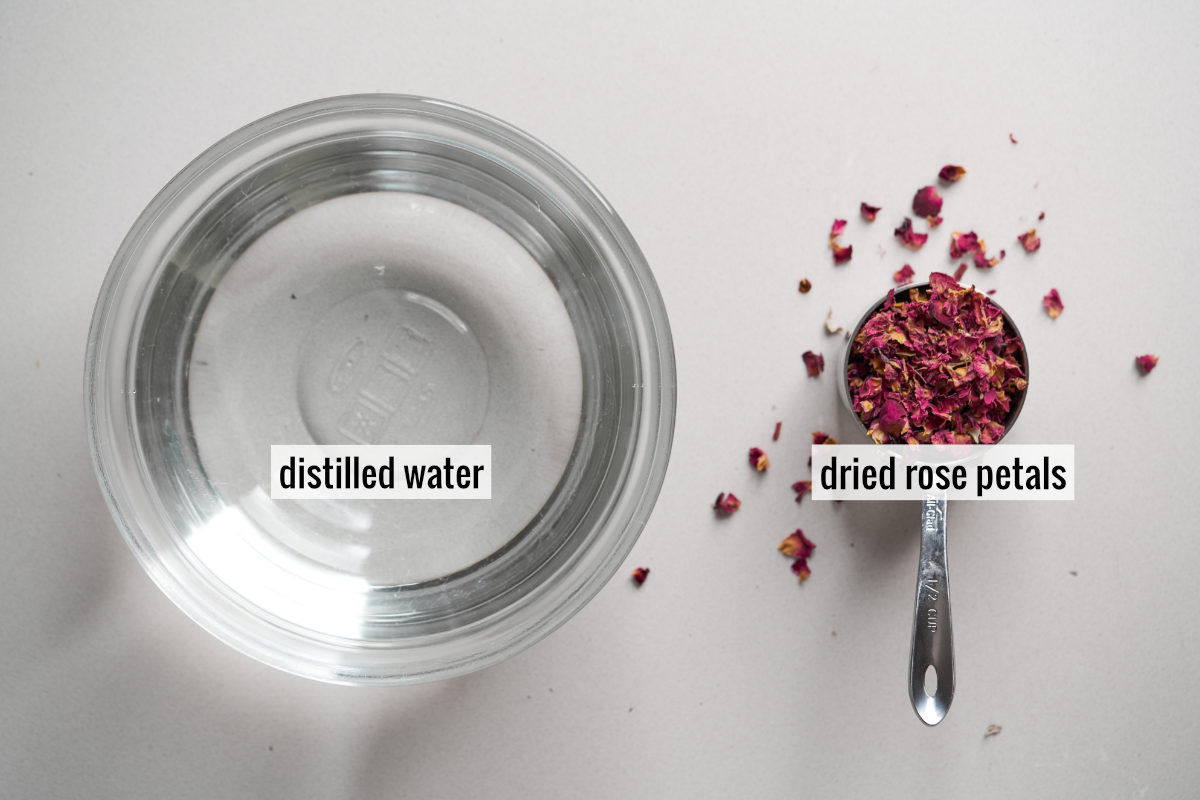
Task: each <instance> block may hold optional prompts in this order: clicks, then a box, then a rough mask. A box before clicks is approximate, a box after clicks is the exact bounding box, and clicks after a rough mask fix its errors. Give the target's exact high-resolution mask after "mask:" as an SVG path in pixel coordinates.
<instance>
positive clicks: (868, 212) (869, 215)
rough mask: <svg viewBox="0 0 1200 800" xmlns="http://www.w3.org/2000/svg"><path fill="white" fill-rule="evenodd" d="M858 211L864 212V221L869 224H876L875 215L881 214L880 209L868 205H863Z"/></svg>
mask: <svg viewBox="0 0 1200 800" xmlns="http://www.w3.org/2000/svg"><path fill="white" fill-rule="evenodd" d="M858 210H859V211H861V212H862V215H863V219H865V220H866V221H867V222H874V221H875V215H876V214H878V213H879V210H880V207H879V206H869V205H867V204H866V203H863V204H862V205H860V206H859V207H858Z"/></svg>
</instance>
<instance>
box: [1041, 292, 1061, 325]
mask: <svg viewBox="0 0 1200 800" xmlns="http://www.w3.org/2000/svg"><path fill="white" fill-rule="evenodd" d="M1042 305H1043V306H1045V307H1046V313H1047V314H1049V315H1050V319H1057V318H1058V315H1059V314H1061V313H1062V312H1063V301H1062V298H1061V297H1059V295H1058V289H1051V290H1050V291H1049V292H1048V293H1047V294H1046V296H1045V297H1043V298H1042Z"/></svg>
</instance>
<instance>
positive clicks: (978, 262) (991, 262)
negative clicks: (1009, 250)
mask: <svg viewBox="0 0 1200 800" xmlns="http://www.w3.org/2000/svg"><path fill="white" fill-rule="evenodd" d="M979 244H980V247H981V248H982V246H983V240H982V239H980V240H979ZM1002 258H1004V251H1003V250H1001V251H1000V255H998V256H996V257H995V258H988V257H987V253H986V252H985V251H984V250H983V249H979V250H976V251H975V255H974V257H973V260H974V261H975V266H977V267H979V268H980V269H991V268H992V267H994V266H996V265H997V264H999V263H1000V259H1002Z"/></svg>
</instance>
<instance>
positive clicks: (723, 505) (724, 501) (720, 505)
mask: <svg viewBox="0 0 1200 800" xmlns="http://www.w3.org/2000/svg"><path fill="white" fill-rule="evenodd" d="M741 507H742V501H741V500H738V499H737V495H735V494H734V493H733V492H730V493H729V494H725V492H721V493H720V494H719V495H717V502H715V503H713V511H716V512H717V513H718V514H732V513H733V512H735V511H737V510H738V509H739V508H741Z"/></svg>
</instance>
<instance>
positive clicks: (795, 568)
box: [792, 558, 812, 583]
mask: <svg viewBox="0 0 1200 800" xmlns="http://www.w3.org/2000/svg"><path fill="white" fill-rule="evenodd" d="M792 572H794V573H796V577H797V578H799V579H800V582H801V583H804V582H805V581H806V580H808V579H809V578H810V577H811V576H812V570H811V569H809V567H808V559H807V558H797V559H796V560H795V561H793V562H792Z"/></svg>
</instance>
